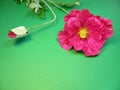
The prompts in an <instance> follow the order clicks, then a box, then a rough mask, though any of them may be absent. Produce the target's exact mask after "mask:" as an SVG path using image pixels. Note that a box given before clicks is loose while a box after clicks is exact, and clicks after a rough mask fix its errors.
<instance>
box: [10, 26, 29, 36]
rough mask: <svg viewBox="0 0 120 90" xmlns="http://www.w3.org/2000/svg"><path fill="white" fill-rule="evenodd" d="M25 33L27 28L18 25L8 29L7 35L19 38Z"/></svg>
mask: <svg viewBox="0 0 120 90" xmlns="http://www.w3.org/2000/svg"><path fill="white" fill-rule="evenodd" d="M27 33H28V32H27V29H26V28H25V27H24V26H19V27H16V28H13V29H12V30H10V32H9V33H8V37H9V38H19V37H23V36H25V35H27Z"/></svg>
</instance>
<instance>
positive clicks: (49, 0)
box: [48, 0, 69, 14]
mask: <svg viewBox="0 0 120 90" xmlns="http://www.w3.org/2000/svg"><path fill="white" fill-rule="evenodd" d="M48 2H50V3H52V4H53V5H54V6H56V7H57V8H59V9H61V10H62V11H63V12H65V13H67V14H68V13H69V12H68V11H67V10H65V9H64V8H62V7H60V6H59V5H57V4H56V3H54V2H53V1H51V0H48Z"/></svg>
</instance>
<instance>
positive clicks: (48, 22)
mask: <svg viewBox="0 0 120 90" xmlns="http://www.w3.org/2000/svg"><path fill="white" fill-rule="evenodd" d="M42 1H43V3H44V4H45V5H46V6H47V7H48V8H49V10H50V11H51V13H52V14H53V16H54V18H53V19H52V20H50V21H47V22H45V23H42V24H39V25H36V26H33V27H30V28H28V29H27V30H31V29H34V28H38V27H41V26H44V25H47V24H50V23H53V22H54V21H55V20H56V14H55V13H54V11H53V10H52V8H51V7H50V6H49V5H48V4H47V3H46V2H45V1H44V0H42Z"/></svg>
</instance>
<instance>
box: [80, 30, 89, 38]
mask: <svg viewBox="0 0 120 90" xmlns="http://www.w3.org/2000/svg"><path fill="white" fill-rule="evenodd" d="M78 34H79V36H80V38H83V39H85V38H87V36H88V30H87V28H80V30H79V32H78Z"/></svg>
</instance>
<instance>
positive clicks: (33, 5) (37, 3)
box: [27, 0, 42, 13]
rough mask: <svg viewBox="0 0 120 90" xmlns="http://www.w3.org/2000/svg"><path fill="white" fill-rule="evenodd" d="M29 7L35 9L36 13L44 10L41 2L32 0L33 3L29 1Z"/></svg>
mask: <svg viewBox="0 0 120 90" xmlns="http://www.w3.org/2000/svg"><path fill="white" fill-rule="evenodd" d="M27 5H28V6H29V8H31V9H34V12H35V13H38V12H39V9H40V8H42V6H41V5H40V1H39V0H32V1H31V2H30V0H28V2H27Z"/></svg>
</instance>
